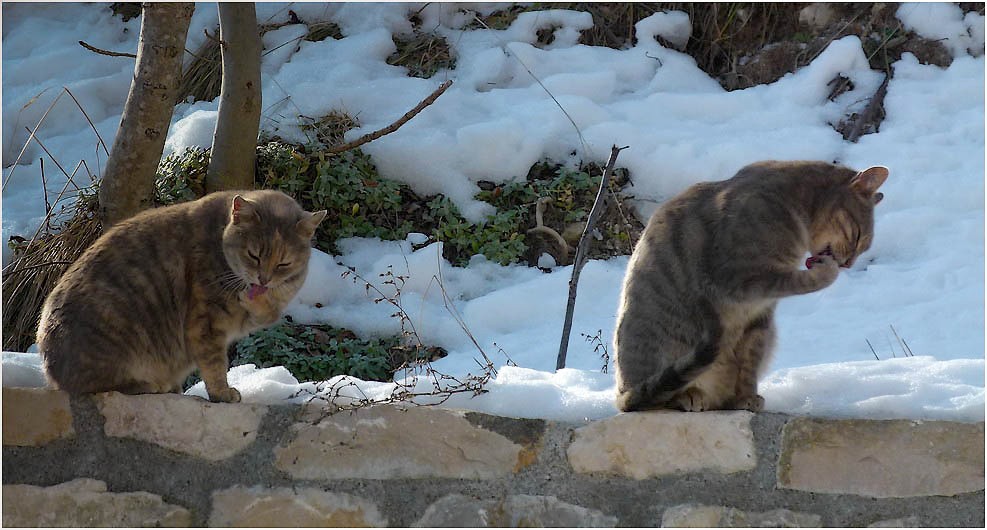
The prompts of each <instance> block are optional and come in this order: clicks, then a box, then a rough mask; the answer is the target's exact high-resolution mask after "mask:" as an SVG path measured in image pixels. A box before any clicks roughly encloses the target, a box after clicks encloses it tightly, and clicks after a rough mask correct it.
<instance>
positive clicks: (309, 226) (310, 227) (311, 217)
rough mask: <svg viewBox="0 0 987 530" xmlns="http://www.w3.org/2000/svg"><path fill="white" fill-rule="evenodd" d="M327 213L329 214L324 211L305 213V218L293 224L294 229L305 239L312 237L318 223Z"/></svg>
mask: <svg viewBox="0 0 987 530" xmlns="http://www.w3.org/2000/svg"><path fill="white" fill-rule="evenodd" d="M327 213H329V212H327V211H326V210H319V211H317V212H315V213H309V212H305V216H304V217H302V218H301V220H300V221H298V222H297V223H295V228H296V229H297V230H298V233H299V234H302V235H303V236H305V237H312V235H313V234H315V229H316V228H318V227H319V223H321V222H322V220H323V219H325V218H326V214H327Z"/></svg>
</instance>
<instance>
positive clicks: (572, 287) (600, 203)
mask: <svg viewBox="0 0 987 530" xmlns="http://www.w3.org/2000/svg"><path fill="white" fill-rule="evenodd" d="M624 149H627V147H617V146H616V145H614V146H613V147H611V148H610V160H608V161H607V167H606V168H605V169H604V170H603V178H602V179H601V181H600V190H599V191H598V192H597V193H596V200H595V201H593V209H592V210H590V212H589V217H588V218H587V219H586V227H585V228H583V235H582V236H580V238H579V244H578V245H576V256H575V258H574V259H573V263H572V278H570V279H569V301H568V303H567V304H566V308H565V321H564V322H563V323H562V342H561V343H560V344H559V357H558V359H557V360H556V363H555V369H556V370H561V369H562V368H565V356H566V353H567V352H568V351H569V333H570V332H571V331H572V314H573V312H574V311H575V309H576V286H577V285H578V284H579V272H580V271H581V270H582V268H583V265H585V264H586V260H587V257H586V254H587V252H588V250H589V243H590V238H591V237H592V235H591V234H592V233H593V228H594V227H595V226H596V222H597V221H598V220H599V219H600V217H602V216H603V210H604V208H605V207H606V205H605V203H606V197H607V190H608V189H609V188H610V177H611V175H612V174H613V167H614V165H615V164H616V163H617V155H619V154H620V152H621V151H622V150H624Z"/></svg>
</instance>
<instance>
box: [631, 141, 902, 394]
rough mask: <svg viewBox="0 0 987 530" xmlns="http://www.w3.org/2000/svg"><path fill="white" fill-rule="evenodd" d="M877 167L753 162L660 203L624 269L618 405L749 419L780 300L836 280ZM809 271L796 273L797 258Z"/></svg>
mask: <svg viewBox="0 0 987 530" xmlns="http://www.w3.org/2000/svg"><path fill="white" fill-rule="evenodd" d="M887 176H888V170H887V169H886V168H884V167H872V168H869V169H867V170H865V171H861V172H859V173H858V172H857V171H854V170H852V169H848V168H846V167H842V166H838V165H834V164H828V163H824V162H775V161H769V162H759V163H756V164H751V165H749V166H747V167H744V168H743V169H741V170H740V171H739V172H738V173H737V174H736V175H735V176H734V177H733V178H731V179H728V180H725V181H721V182H708V183H700V184H696V185H695V186H692V187H691V188H689V189H688V190H686V191H685V192H683V193H682V194H681V195H679V196H677V197H675V198H673V199H671V200H669V201H668V202H666V203H664V204H663V205H662V206H661V207H660V208H659V209H658V210H657V211H656V212H655V214H654V215H653V216H652V218H651V220H650V221H649V222H648V225H647V227H646V228H645V230H644V233H643V234H642V236H641V239H640V240H639V242H638V244H637V246H636V247H635V249H634V253H633V255H632V256H631V259H630V263H629V264H628V270H627V275H626V278H625V280H624V286H623V291H622V294H621V300H620V308H619V313H618V316H617V329H616V332H615V334H614V347H615V350H616V361H615V362H616V369H617V370H616V374H617V407H618V408H619V409H620V410H622V411H631V410H640V409H651V408H673V409H681V410H687V411H701V410H714V409H748V410H760V408H761V406H762V405H763V403H764V400H763V398H762V397H761V396H759V395H758V394H757V378H758V375H759V372H760V370H761V369H763V368H764V367H765V366H766V364H767V358H768V356H769V355H770V353H771V350H772V349H773V347H774V340H775V328H774V310H775V306H776V304H777V302H778V300H779V299H780V298H783V297H785V296H791V295H797V294H804V293H810V292H813V291H817V290H819V289H822V288H824V287H826V286H828V285H830V284H831V283H833V281H835V280H836V276H837V274H838V272H839V267H840V266H844V267H849V266H851V265H852V264H853V262H854V261H855V260H856V259H857V257H858V256H859V255H860V254H861V253H862V252H864V251H866V250H867V249H868V248H869V247H870V244H871V241H872V237H873V226H874V205H876V204H877V202H879V201H880V200H881V198H882V194H881V193H878V192H877V188H878V187H879V186H880V185H881V184H882V183H883V182H884V180H885V179H886V178H887ZM807 253H809V254H811V255H812V256H815V258H814V260H815V261H817V262H818V263H817V264H816V265H815V266H813V267H812V268H811V269H809V270H806V269H805V268H803V267H802V264H803V262H804V260H805V256H806V254H807Z"/></svg>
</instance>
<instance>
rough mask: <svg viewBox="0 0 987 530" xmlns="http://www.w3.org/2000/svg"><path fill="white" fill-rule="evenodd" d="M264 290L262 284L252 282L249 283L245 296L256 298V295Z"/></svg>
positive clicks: (265, 289) (264, 291)
mask: <svg viewBox="0 0 987 530" xmlns="http://www.w3.org/2000/svg"><path fill="white" fill-rule="evenodd" d="M266 292H267V287H264V286H263V285H257V284H256V283H252V284H250V288H249V289H247V298H249V299H251V300H253V299H254V298H257V297H258V296H260V295H262V294H264V293H266Z"/></svg>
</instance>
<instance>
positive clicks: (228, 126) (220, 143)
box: [206, 2, 261, 193]
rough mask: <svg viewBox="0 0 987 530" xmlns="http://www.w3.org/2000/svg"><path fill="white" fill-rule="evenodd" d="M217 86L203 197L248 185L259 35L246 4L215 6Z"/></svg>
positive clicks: (256, 122) (256, 118) (256, 114)
mask: <svg viewBox="0 0 987 530" xmlns="http://www.w3.org/2000/svg"><path fill="white" fill-rule="evenodd" d="M219 36H220V40H221V41H222V43H221V49H222V54H223V84H222V86H221V88H220V94H219V116H218V118H217V120H216V133H215V135H214V136H213V140H212V157H211V159H210V161H209V169H208V170H207V171H206V193H211V192H214V191H219V190H229V189H250V188H253V185H254V163H255V161H256V158H257V132H258V130H259V129H260V111H261V86H260V52H261V42H260V34H259V33H258V31H257V14H256V12H255V10H254V4H252V3H227V2H220V3H219Z"/></svg>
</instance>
